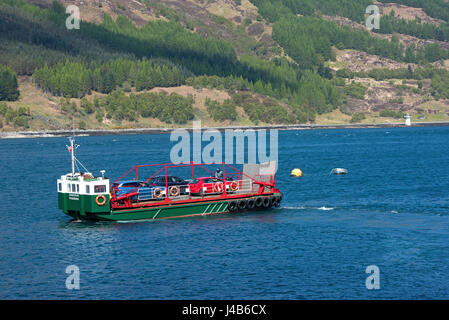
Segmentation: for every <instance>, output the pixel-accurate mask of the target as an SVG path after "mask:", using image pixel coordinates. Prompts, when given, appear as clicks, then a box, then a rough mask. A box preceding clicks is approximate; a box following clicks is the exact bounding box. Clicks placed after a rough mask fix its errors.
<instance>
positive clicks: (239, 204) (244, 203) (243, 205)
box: [238, 200, 246, 210]
mask: <svg viewBox="0 0 449 320" xmlns="http://www.w3.org/2000/svg"><path fill="white" fill-rule="evenodd" d="M238 207H239V210H244V209H246V200H240V201H239V203H238Z"/></svg>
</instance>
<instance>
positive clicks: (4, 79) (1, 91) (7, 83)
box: [0, 64, 19, 101]
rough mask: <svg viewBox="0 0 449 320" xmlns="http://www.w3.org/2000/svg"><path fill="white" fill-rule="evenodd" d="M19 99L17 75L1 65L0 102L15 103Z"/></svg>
mask: <svg viewBox="0 0 449 320" xmlns="http://www.w3.org/2000/svg"><path fill="white" fill-rule="evenodd" d="M18 98H19V90H18V84H17V75H16V73H15V72H14V71H13V70H12V69H11V68H10V67H8V66H3V65H1V64H0V101H15V100H17V99H18Z"/></svg>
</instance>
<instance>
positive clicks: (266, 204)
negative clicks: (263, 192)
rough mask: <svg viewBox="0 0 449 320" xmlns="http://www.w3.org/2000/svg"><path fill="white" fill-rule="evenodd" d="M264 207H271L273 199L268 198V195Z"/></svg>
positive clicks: (264, 199) (264, 200)
mask: <svg viewBox="0 0 449 320" xmlns="http://www.w3.org/2000/svg"><path fill="white" fill-rule="evenodd" d="M262 204H263V207H264V208H269V207H271V200H270V198H268V197H264V198H263V203H262Z"/></svg>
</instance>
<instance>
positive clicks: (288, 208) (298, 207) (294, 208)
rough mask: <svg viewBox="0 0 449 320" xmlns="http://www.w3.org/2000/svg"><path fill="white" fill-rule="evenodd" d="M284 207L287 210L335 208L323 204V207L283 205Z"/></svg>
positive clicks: (326, 209)
mask: <svg viewBox="0 0 449 320" xmlns="http://www.w3.org/2000/svg"><path fill="white" fill-rule="evenodd" d="M282 209H287V210H323V211H331V210H334V209H335V208H332V207H326V206H322V207H304V206H294V207H282Z"/></svg>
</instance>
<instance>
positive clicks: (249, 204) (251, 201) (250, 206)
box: [246, 199, 256, 210]
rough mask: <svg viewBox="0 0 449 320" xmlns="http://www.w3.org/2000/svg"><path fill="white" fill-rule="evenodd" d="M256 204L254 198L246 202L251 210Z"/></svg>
mask: <svg viewBox="0 0 449 320" xmlns="http://www.w3.org/2000/svg"><path fill="white" fill-rule="evenodd" d="M255 205H256V201H254V199H249V200H248V201H247V202H246V207H247V208H248V209H249V210H251V209H253V208H254V206H255Z"/></svg>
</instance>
